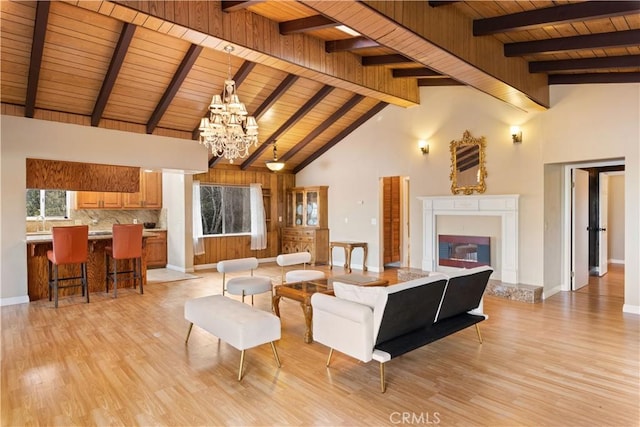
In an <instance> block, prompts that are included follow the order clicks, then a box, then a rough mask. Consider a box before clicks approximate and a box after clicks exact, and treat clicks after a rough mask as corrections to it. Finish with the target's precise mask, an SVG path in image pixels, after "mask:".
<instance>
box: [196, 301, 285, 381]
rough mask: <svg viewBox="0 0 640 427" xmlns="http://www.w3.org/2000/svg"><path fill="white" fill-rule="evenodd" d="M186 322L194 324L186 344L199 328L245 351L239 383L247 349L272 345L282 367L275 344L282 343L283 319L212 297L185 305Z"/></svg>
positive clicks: (234, 302)
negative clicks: (281, 329) (193, 329)
mask: <svg viewBox="0 0 640 427" xmlns="http://www.w3.org/2000/svg"><path fill="white" fill-rule="evenodd" d="M184 318H185V319H187V320H188V321H189V322H191V324H190V325H189V331H188V332H187V338H186V339H185V344H187V342H188V341H189V336H190V335H191V329H192V328H193V325H194V324H196V325H198V326H199V327H201V328H202V329H204V330H205V331H207V332H209V333H210V334H212V335H215V336H216V337H218V338H219V339H221V340H222V341H224V342H226V343H228V344H230V345H232V346H233V347H235V348H237V349H238V350H241V351H242V353H241V355H240V369H239V370H238V381H240V380H241V379H242V368H243V365H244V352H245V350H246V349H249V348H252V347H256V346H258V345H261V344H266V343H271V350H273V356H274V357H275V359H276V364H277V365H278V367H280V359H279V357H278V351H277V350H276V347H275V345H274V341H276V340H279V339H280V318H279V317H277V316H275V315H274V314H272V313H269V312H267V311H263V310H258V309H257V308H253V307H252V306H250V305H247V304H243V303H241V302H240V301H236V300H233V299H231V298H227V297H225V296H222V295H210V296H206V297H201V298H194V299H190V300H188V301H187V302H186V303H185V305H184Z"/></svg>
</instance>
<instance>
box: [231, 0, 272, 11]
mask: <svg viewBox="0 0 640 427" xmlns="http://www.w3.org/2000/svg"><path fill="white" fill-rule="evenodd" d="M264 1H265V0H251V1H227V0H223V1H222V2H221V3H222V4H221V8H222V11H223V12H235V11H236V10H243V9H246V8H248V7H249V6H251V5H253V4H258V3H264Z"/></svg>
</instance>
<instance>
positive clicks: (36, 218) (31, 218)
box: [25, 188, 72, 221]
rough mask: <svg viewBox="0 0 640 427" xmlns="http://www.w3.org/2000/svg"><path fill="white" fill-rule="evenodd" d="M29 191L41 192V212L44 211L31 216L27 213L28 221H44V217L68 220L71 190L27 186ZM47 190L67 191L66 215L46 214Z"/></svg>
mask: <svg viewBox="0 0 640 427" xmlns="http://www.w3.org/2000/svg"><path fill="white" fill-rule="evenodd" d="M28 191H38V192H39V194H40V212H42V214H40V215H37V216H29V215H27V221H42V220H43V219H45V220H55V221H60V220H66V219H69V218H70V213H71V193H72V192H71V191H69V190H58V189H50V188H49V189H43V188H27V192H28ZM47 191H64V192H65V193H64V194H65V202H64V204H65V209H64V210H65V214H64V216H47V215H46V212H47V211H46V206H45V201H46V196H45V195H46V192H47ZM27 192H25V207H26V198H27Z"/></svg>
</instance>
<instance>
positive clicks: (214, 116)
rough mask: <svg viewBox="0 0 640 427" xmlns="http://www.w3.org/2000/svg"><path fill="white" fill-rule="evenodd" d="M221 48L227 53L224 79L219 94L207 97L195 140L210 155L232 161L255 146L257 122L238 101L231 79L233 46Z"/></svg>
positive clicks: (256, 142) (246, 153)
mask: <svg viewBox="0 0 640 427" xmlns="http://www.w3.org/2000/svg"><path fill="white" fill-rule="evenodd" d="M224 50H225V52H227V54H228V55H229V69H228V78H227V79H226V80H225V81H224V88H223V90H222V95H213V99H211V104H210V105H209V117H204V118H202V119H201V120H200V138H199V142H200V144H203V145H204V146H205V147H207V148H209V149H210V150H211V153H213V155H214V156H217V157H224V158H225V159H229V163H233V160H234V159H236V158H238V157H240V158H243V157H246V156H247V155H248V154H249V148H250V147H251V145H254V146H258V123H257V122H256V119H255V118H254V117H253V116H249V115H248V113H247V108H246V107H245V106H244V104H243V103H242V102H240V98H239V97H238V94H237V93H236V82H235V81H233V80H232V79H231V52H233V46H231V45H227V46H226V47H225V48H224Z"/></svg>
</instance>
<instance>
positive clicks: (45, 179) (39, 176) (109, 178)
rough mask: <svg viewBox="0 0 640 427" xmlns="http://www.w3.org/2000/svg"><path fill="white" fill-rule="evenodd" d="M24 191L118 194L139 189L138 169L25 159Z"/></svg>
mask: <svg viewBox="0 0 640 427" xmlns="http://www.w3.org/2000/svg"><path fill="white" fill-rule="evenodd" d="M26 163H27V165H26V166H27V188H40V189H49V190H52V189H59V190H74V191H118V192H125V193H132V192H136V191H139V189H140V168H138V167H130V166H115V165H100V164H94V163H79V162H64V161H58V160H42V159H27V161H26Z"/></svg>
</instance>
